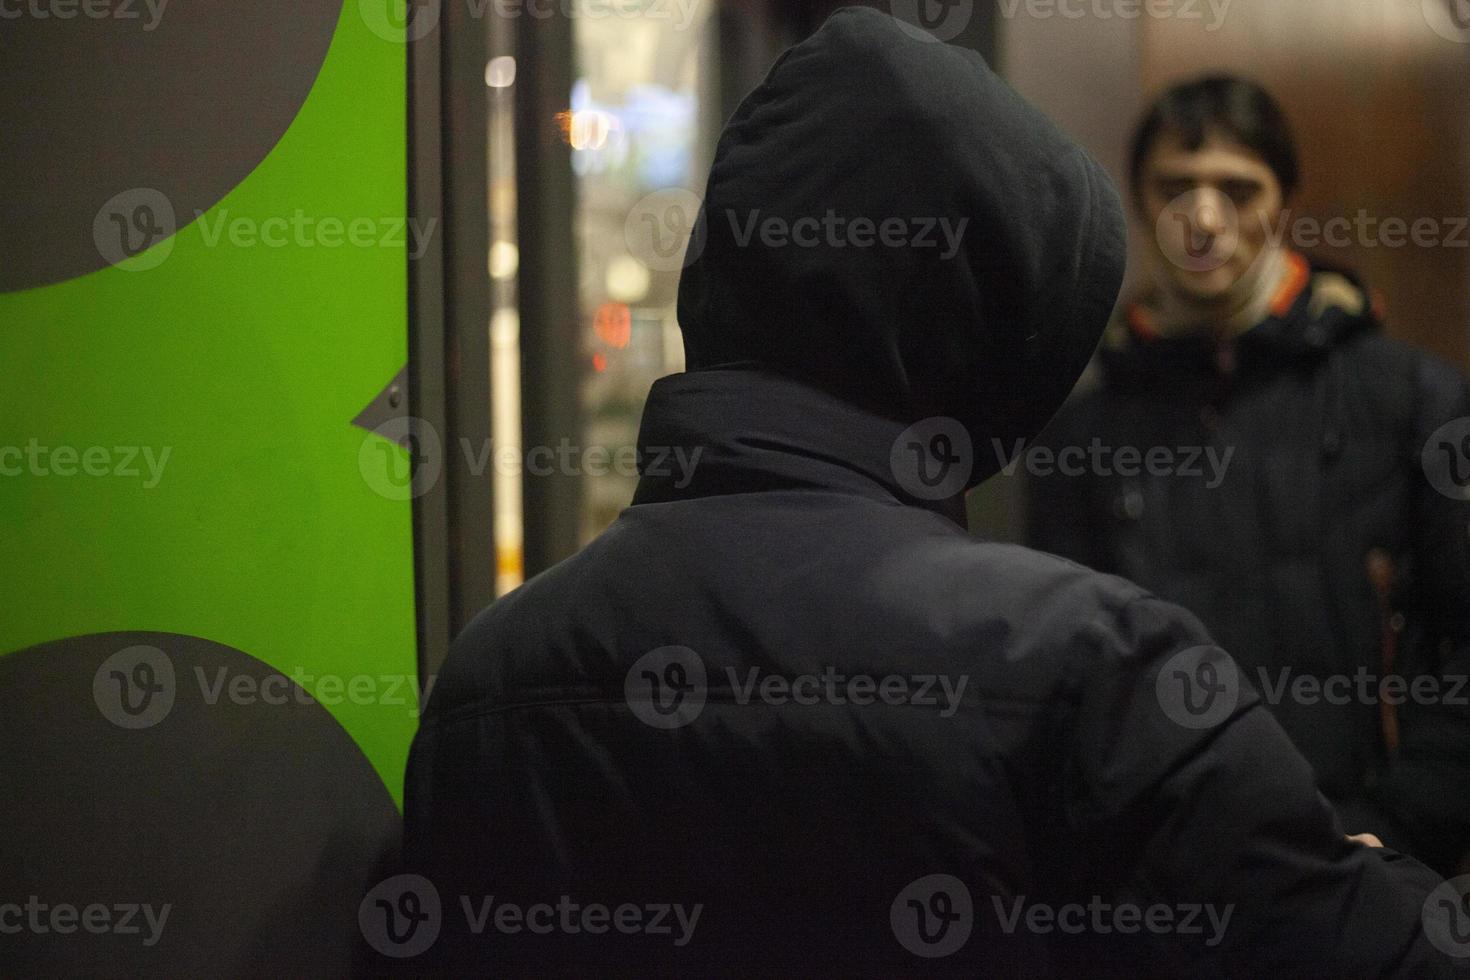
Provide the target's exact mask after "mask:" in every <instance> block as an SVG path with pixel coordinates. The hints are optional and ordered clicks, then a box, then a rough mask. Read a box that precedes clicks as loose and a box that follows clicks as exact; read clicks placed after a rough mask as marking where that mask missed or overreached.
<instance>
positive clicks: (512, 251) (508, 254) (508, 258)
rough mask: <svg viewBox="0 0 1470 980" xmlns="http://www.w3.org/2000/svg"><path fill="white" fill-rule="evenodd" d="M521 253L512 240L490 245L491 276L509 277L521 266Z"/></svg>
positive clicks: (497, 277)
mask: <svg viewBox="0 0 1470 980" xmlns="http://www.w3.org/2000/svg"><path fill="white" fill-rule="evenodd" d="M520 264H521V253H520V249H518V248H516V247H515V245H514V244H513V243H511V242H504V241H501V242H496V243H495V244H494V245H491V246H490V278H491V279H509V278H511V277H512V276H514V275H515V274H516V270H517V269H518V268H520Z"/></svg>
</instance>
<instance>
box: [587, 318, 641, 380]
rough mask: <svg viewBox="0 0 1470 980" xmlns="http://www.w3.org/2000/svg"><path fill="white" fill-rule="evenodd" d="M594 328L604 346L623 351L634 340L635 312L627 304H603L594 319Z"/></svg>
mask: <svg viewBox="0 0 1470 980" xmlns="http://www.w3.org/2000/svg"><path fill="white" fill-rule="evenodd" d="M592 328H593V329H594V330H596V331H597V336H598V337H599V338H601V340H602V342H603V343H604V344H607V345H608V346H609V347H616V348H617V349H618V350H622V349H623V348H624V347H627V346H628V341H630V340H632V339H633V311H632V310H630V309H628V305H627V304H626V303H603V304H602V305H601V306H599V307H598V308H597V315H596V316H595V317H593V320H592ZM598 370H602V369H601V368H598Z"/></svg>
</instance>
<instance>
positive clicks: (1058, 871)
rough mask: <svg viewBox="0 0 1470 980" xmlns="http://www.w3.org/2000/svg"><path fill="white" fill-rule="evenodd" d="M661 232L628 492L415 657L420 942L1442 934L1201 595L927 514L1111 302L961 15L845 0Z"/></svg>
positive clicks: (1061, 949)
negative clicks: (666, 350)
mask: <svg viewBox="0 0 1470 980" xmlns="http://www.w3.org/2000/svg"><path fill="white" fill-rule="evenodd" d="M690 249H691V251H690V259H689V261H688V264H687V268H686V270H685V272H684V276H683V279H682V281H681V284H680V295H679V320H680V326H681V328H682V329H683V332H684V339H685V346H686V351H687V361H688V368H689V369H688V371H687V372H685V373H683V374H680V375H675V376H672V377H668V378H664V379H662V380H660V381H659V382H657V383H656V384H655V385H654V386H653V389H652V391H651V393H650V395H649V399H648V403H647V407H646V410H645V415H644V419H643V426H642V431H641V433H640V437H639V438H640V454H641V458H642V459H643V461H644V464H645V469H644V475H643V478H642V480H641V482H640V484H639V487H638V491H637V494H636V496H635V498H634V501H633V503H632V506H630V507H629V508H628V509H627V510H626V511H624V513H623V514H622V515H621V516H620V517H619V518H618V520H617V521H616V522H615V523H614V524H613V525H612V526H611V527H610V528H609V529H608V530H607V531H606V532H605V533H604V534H603V535H601V536H600V537H598V538H597V539H596V540H594V541H593V542H592V543H591V544H590V545H588V546H587V547H586V548H585V549H583V550H582V551H581V552H580V553H579V554H577V555H575V556H574V557H572V558H570V559H568V560H566V561H564V562H562V563H561V564H559V565H557V566H555V567H554V568H552V569H550V570H549V571H547V572H545V573H544V574H542V575H539V576H537V577H535V578H534V579H532V580H531V581H530V582H528V583H527V584H526V585H524V586H523V587H522V588H520V589H518V590H517V591H515V592H513V593H512V594H510V595H508V596H506V597H505V598H503V599H501V600H499V601H498V602H496V603H495V604H494V605H492V606H491V607H489V608H488V609H486V610H485V611H484V612H483V613H481V614H480V616H479V617H477V618H476V619H475V621H474V622H473V623H472V624H471V625H470V626H469V627H468V629H467V630H466V631H465V632H464V634H463V635H461V636H460V637H459V639H458V640H457V642H456V643H455V646H454V649H453V650H452V651H451V653H450V656H449V658H448V661H447V662H446V664H445V666H444V670H443V672H442V674H441V675H440V677H439V679H438V683H437V686H436V688H435V691H434V696H433V698H432V700H431V701H430V703H429V705H428V709H427V711H426V713H425V716H424V718H423V723H422V727H421V730H420V732H419V735H418V737H417V739H416V741H415V743H414V747H413V752H412V757H411V759H410V762H409V769H408V776H407V787H406V798H405V833H406V848H405V851H406V859H407V862H408V867H407V870H408V871H410V872H412V873H414V874H418V875H422V876H423V877H422V879H412V880H413V881H414V882H416V884H415V885H414V888H416V889H418V893H417V897H418V902H417V904H416V905H415V907H416V908H427V907H429V904H426V903H429V900H430V899H431V898H432V899H433V903H432V907H434V908H437V909H438V910H439V912H438V919H437V920H436V925H437V927H438V932H437V933H436V938H435V939H434V941H433V942H431V943H429V944H428V946H427V947H426V948H424V949H422V950H414V951H413V953H414V959H413V962H414V963H416V964H419V965H422V966H424V967H426V968H429V969H431V970H432V969H439V968H442V969H444V970H446V971H447V970H453V971H455V972H457V973H466V972H468V973H477V972H478V973H510V974H513V975H514V974H519V973H527V974H530V973H534V974H538V975H547V974H553V975H554V974H556V973H558V972H572V973H577V974H596V973H599V972H636V973H638V974H640V975H668V974H680V975H688V976H705V975H711V974H729V975H740V976H748V975H761V974H781V975H791V976H796V975H811V974H840V975H847V976H856V975H873V976H894V975H903V974H919V973H922V974H924V975H935V974H945V973H949V972H953V973H956V974H962V975H975V974H976V973H981V974H983V975H985V976H1023V975H1024V976H1046V975H1057V976H1083V975H1086V976H1099V975H1118V976H1130V977H1138V976H1150V975H1180V976H1228V975H1238V976H1259V975H1265V974H1267V973H1269V974H1271V975H1282V976H1287V975H1291V976H1335V977H1347V976H1368V975H1375V976H1376V975H1385V974H1387V975H1399V976H1405V977H1408V976H1415V977H1419V976H1436V975H1440V974H1448V973H1450V972H1451V970H1452V967H1453V965H1454V962H1455V961H1454V960H1453V959H1452V958H1451V957H1450V955H1448V953H1446V952H1445V944H1446V943H1448V942H1450V940H1449V939H1443V938H1442V937H1441V936H1440V934H1439V933H1436V932H1434V931H1433V930H1430V931H1429V932H1426V930H1425V923H1426V922H1428V923H1430V924H1433V925H1434V926H1435V928H1436V929H1440V930H1441V932H1443V931H1444V928H1446V927H1448V926H1449V925H1453V922H1451V921H1450V920H1449V919H1448V918H1447V916H1449V915H1451V914H1452V911H1451V910H1441V909H1440V908H1439V906H1437V905H1436V904H1435V902H1434V895H1433V894H1432V892H1433V891H1434V889H1435V888H1436V887H1438V886H1439V885H1440V882H1439V880H1438V878H1437V877H1436V876H1434V875H1433V874H1432V873H1430V872H1428V871H1427V870H1426V869H1424V868H1423V867H1422V866H1420V865H1419V864H1417V863H1416V862H1413V861H1411V860H1408V859H1404V858H1400V857H1399V856H1397V855H1395V854H1393V853H1391V852H1384V851H1379V850H1375V849H1371V848H1369V847H1365V846H1363V845H1361V844H1359V843H1356V842H1353V841H1350V840H1348V839H1346V838H1345V837H1344V829H1343V828H1341V827H1339V826H1337V825H1336V824H1335V822H1334V817H1333V812H1332V810H1331V809H1330V808H1329V807H1328V805H1327V804H1326V802H1325V801H1324V800H1323V799H1322V798H1321V797H1320V796H1319V795H1318V794H1317V792H1316V791H1315V789H1314V785H1313V780H1312V775H1311V772H1310V770H1309V768H1308V767H1307V765H1306V763H1305V762H1303V760H1302V759H1301V757H1300V756H1299V755H1298V754H1297V753H1296V751H1295V750H1294V749H1293V748H1292V746H1291V744H1290V742H1289V741H1288V740H1287V738H1286V736H1285V735H1284V734H1283V733H1282V731H1281V729H1280V728H1279V727H1278V726H1277V724H1276V722H1275V721H1274V720H1272V718H1271V716H1270V714H1269V713H1268V712H1267V711H1265V710H1264V709H1263V707H1262V706H1261V704H1260V702H1259V699H1258V698H1257V696H1256V695H1255V693H1254V692H1253V691H1252V689H1251V688H1250V686H1249V685H1248V684H1247V683H1243V682H1240V681H1239V679H1238V677H1237V675H1236V673H1235V672H1234V669H1233V661H1232V660H1231V659H1230V658H1229V656H1228V654H1226V653H1225V652H1223V651H1221V650H1219V649H1218V648H1215V647H1214V646H1213V645H1212V643H1211V639H1210V637H1209V636H1208V635H1207V634H1206V633H1205V631H1204V629H1203V627H1202V626H1201V625H1200V624H1199V622H1198V621H1197V620H1195V619H1194V618H1193V617H1192V616H1191V615H1190V614H1189V613H1187V612H1185V611H1184V610H1182V609H1179V608H1177V607H1175V606H1171V605H1168V604H1166V603H1164V602H1162V601H1159V600H1157V599H1155V598H1153V597H1152V596H1151V595H1150V594H1148V593H1147V592H1145V591H1144V590H1142V589H1140V588H1138V587H1137V586H1134V585H1132V584H1130V583H1128V582H1126V581H1124V580H1122V579H1118V578H1112V577H1106V576H1101V575H1098V574H1095V573H1092V572H1090V571H1088V570H1086V569H1084V568H1082V567H1080V566H1078V565H1074V564H1071V563H1069V562H1066V561H1062V560H1060V559H1056V558H1052V557H1049V556H1045V555H1042V554H1040V553H1037V552H1032V551H1028V550H1026V549H1022V548H1018V547H1012V546H1002V545H992V544H984V543H981V542H978V541H976V540H974V539H972V538H971V537H970V536H969V535H968V534H967V533H966V531H965V529H964V528H963V527H962V526H961V522H962V520H963V518H962V515H963V507H962V501H963V494H964V491H965V490H967V489H969V488H970V487H972V486H974V485H975V484H976V483H978V482H980V481H981V480H983V479H984V478H985V477H986V476H988V475H990V474H991V473H992V472H994V471H995V470H996V469H998V468H999V466H1000V465H1001V462H1002V460H1001V459H999V458H997V447H1006V448H1007V449H1008V448H1009V447H1010V446H1012V445H1013V444H1014V443H1015V441H1016V440H1024V439H1029V438H1031V437H1033V436H1035V435H1036V433H1037V432H1038V431H1040V429H1041V428H1042V427H1043V426H1044V425H1045V424H1046V422H1047V421H1048V419H1049V418H1050V417H1051V415H1052V414H1053V413H1054V412H1055V411H1056V409H1057V408H1058V406H1059V405H1060V404H1061V403H1062V401H1063V400H1064V398H1065V397H1066V395H1067V393H1068V391H1069V390H1070V389H1071V388H1072V386H1073V384H1074V383H1075V381H1076V379H1077V377H1078V375H1079V374H1080V373H1081V371H1082V369H1083V367H1084V366H1085V365H1086V363H1087V361H1088V360H1089V358H1090V357H1091V355H1092V353H1093V349H1094V347H1095V346H1096V343H1097V341H1098V338H1099V336H1100V334H1101V332H1102V330H1103V327H1104V324H1105V322H1106V320H1107V318H1108V315H1109V312H1110V310H1111V308H1112V305H1113V303H1114V300H1115V298H1116V295H1117V292H1118V289H1119V285H1120V281H1121V277H1122V269H1123V263H1124V252H1125V246H1124V220H1123V214H1122V209H1121V206H1120V203H1119V200H1118V196H1117V194H1116V192H1115V191H1114V189H1113V187H1112V185H1111V184H1110V182H1109V180H1108V179H1107V177H1106V175H1105V174H1104V173H1103V171H1102V169H1101V168H1100V167H1099V166H1098V165H1097V164H1096V163H1095V162H1094V161H1093V160H1092V159H1091V158H1090V157H1089V156H1088V155H1087V154H1086V153H1084V152H1083V151H1082V150H1080V149H1079V148H1078V147H1076V146H1075V145H1073V144H1072V143H1071V142H1070V141H1069V140H1068V139H1067V138H1066V137H1064V136H1063V135H1062V134H1061V133H1060V132H1059V131H1058V130H1057V129H1056V128H1055V127H1054V126H1053V125H1052V124H1051V123H1050V122H1048V121H1047V120H1046V119H1045V118H1044V117H1043V116H1042V115H1041V114H1040V113H1038V112H1037V111H1036V110H1035V109H1033V108H1031V107H1030V106H1028V105H1027V104H1026V103H1025V102H1024V101H1023V100H1022V99H1020V97H1019V96H1017V95H1016V94H1015V93H1014V92H1013V91H1011V90H1010V89H1009V88H1008V87H1007V86H1006V85H1005V84H1004V83H1003V82H1001V81H1000V80H999V79H998V78H997V77H996V76H995V75H994V74H993V73H992V72H991V71H990V70H989V69H988V68H987V67H986V65H985V64H984V62H983V60H982V59H981V58H980V57H979V56H978V55H977V54H975V53H974V52H970V51H966V50H962V49H960V48H956V47H951V46H948V45H944V44H940V43H937V42H935V41H933V40H932V39H925V38H922V37H920V36H918V34H917V32H915V31H913V30H912V29H910V28H908V27H907V26H906V25H902V24H900V23H899V22H897V21H895V20H893V19H891V18H889V17H887V16H886V15H884V14H881V13H878V12H876V11H873V10H869V9H864V8H853V9H845V10H842V11H839V12H838V13H836V14H834V15H833V16H832V17H831V18H830V19H829V20H828V21H827V22H826V24H825V25H824V26H823V27H822V28H821V29H820V30H818V31H817V32H816V34H815V35H813V36H812V37H811V38H810V39H808V40H807V41H805V42H803V43H801V44H799V45H797V46H796V47H794V48H792V49H790V50H788V51H787V52H786V53H785V54H784V55H782V57H781V58H780V59H779V60H778V61H777V63H776V65H775V66H774V67H773V68H772V70H771V72H770V74H769V76H768V77H767V78H766V80H765V82H764V83H763V84H762V85H761V86H760V87H759V88H757V89H756V90H755V92H753V93H752V94H751V95H750V96H749V97H748V98H746V100H745V101H744V102H743V103H742V104H741V106H740V108H739V109H738V110H737V111H736V113H735V115H734V117H733V118H732V119H731V120H730V121H729V124H728V125H727V127H726V129H725V132H724V134H723V136H722V138H721V140H720V143H719V146H718V149H717V152H716V156H715V160H714V164H713V167H712V169H711V172H710V177H709V183H708V187H707V190H706V194H705V199H704V204H703V211H702V213H701V215H700V218H699V222H698V225H697V227H696V229H695V233H694V235H693V238H692V243H691V246H690ZM676 451H679V452H683V453H684V456H683V457H682V458H684V459H697V463H696V464H695V466H694V467H693V469H692V471H690V472H688V473H684V472H675V471H673V470H672V469H670V468H669V467H667V466H664V467H659V466H656V465H654V461H656V460H659V459H665V460H667V459H668V458H672V456H673V454H674V453H675V452H676ZM696 451H697V452H698V455H697V456H695V452H696ZM1349 829H1350V828H1349ZM1445 935H1450V933H1445ZM405 958H407V957H405Z"/></svg>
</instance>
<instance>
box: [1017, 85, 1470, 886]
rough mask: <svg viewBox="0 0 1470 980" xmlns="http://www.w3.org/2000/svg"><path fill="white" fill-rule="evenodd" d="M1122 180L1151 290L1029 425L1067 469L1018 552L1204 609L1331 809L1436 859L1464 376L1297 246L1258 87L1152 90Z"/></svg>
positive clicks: (1461, 489) (1452, 699) (1447, 795)
mask: <svg viewBox="0 0 1470 980" xmlns="http://www.w3.org/2000/svg"><path fill="white" fill-rule="evenodd" d="M1130 176H1131V181H1132V192H1133V205H1134V209H1135V214H1136V216H1137V217H1138V218H1139V220H1140V221H1141V222H1142V225H1143V227H1144V229H1145V230H1146V232H1147V236H1148V239H1149V241H1150V244H1151V248H1150V254H1149V258H1150V265H1151V269H1150V271H1151V274H1152V275H1151V278H1152V283H1151V285H1150V287H1149V288H1148V289H1147V290H1146V291H1145V292H1144V293H1143V295H1141V296H1139V297H1138V298H1136V299H1134V300H1133V301H1131V302H1127V303H1124V304H1123V305H1122V306H1121V307H1120V309H1119V311H1118V313H1117V314H1116V316H1115V318H1114V322H1113V323H1112V324H1111V326H1110V328H1109V330H1108V332H1107V334H1106V335H1105V338H1104V341H1103V344H1102V347H1101V349H1100V352H1099V357H1098V361H1097V367H1098V368H1099V370H1098V371H1097V372H1096V375H1097V377H1098V379H1099V380H1098V383H1096V384H1095V386H1093V387H1091V389H1090V390H1087V391H1085V392H1083V393H1079V395H1078V396H1077V397H1075V398H1074V399H1073V400H1072V401H1071V402H1070V403H1069V405H1068V406H1067V407H1066V408H1065V409H1064V410H1063V411H1062V413H1060V414H1059V416H1058V418H1057V419H1056V420H1055V421H1054V422H1053V424H1052V425H1051V426H1050V428H1049V429H1048V430H1047V433H1046V434H1045V436H1044V442H1045V443H1046V445H1047V446H1048V448H1049V449H1051V450H1052V451H1053V452H1055V453H1056V454H1057V456H1056V462H1057V464H1058V465H1057V466H1056V467H1054V468H1048V470H1047V472H1045V474H1044V475H1042V476H1040V477H1038V478H1035V479H1033V481H1032V485H1031V488H1032V493H1031V508H1030V514H1029V520H1028V526H1029V529H1030V532H1029V533H1030V543H1032V544H1033V545H1034V546H1035V547H1037V548H1040V549H1042V550H1046V551H1051V552H1054V553H1056V554H1060V555H1064V556H1067V557H1070V558H1073V559H1075V560H1077V561H1079V562H1081V563H1083V564H1086V565H1089V566H1091V567H1093V568H1096V569H1099V570H1102V571H1107V572H1113V573H1116V574H1119V575H1122V576H1125V577H1127V578H1130V579H1133V580H1134V581H1136V582H1138V583H1140V584H1141V585H1143V586H1144V587H1146V588H1148V589H1151V590H1153V591H1154V592H1156V593H1158V594H1159V595H1161V596H1165V597H1167V598H1169V599H1171V600H1172V601H1175V602H1177V603H1179V604H1181V605H1183V606H1185V607H1187V608H1189V609H1190V610H1192V611H1193V612H1195V613H1197V614H1198V615H1199V616H1200V617H1201V619H1203V620H1204V622H1205V624H1206V625H1207V626H1208V627H1209V629H1210V632H1211V633H1212V634H1213V635H1214V637H1215V638H1216V639H1217V640H1218V641H1219V642H1220V643H1221V644H1222V645H1223V646H1224V647H1225V648H1226V649H1228V650H1230V651H1231V653H1232V654H1233V655H1234V656H1235V658H1236V660H1237V661H1238V663H1239V664H1240V667H1241V670H1242V671H1243V673H1244V676H1245V678H1246V679H1247V680H1249V681H1250V683H1251V684H1253V685H1254V686H1255V687H1256V688H1257V689H1258V690H1260V692H1261V693H1262V695H1263V696H1264V697H1265V699H1266V701H1267V702H1268V704H1270V705H1271V707H1272V709H1273V711H1274V712H1275V714H1276V716H1277V718H1278V719H1279V720H1280V722H1281V723H1282V725H1283V727H1285V729H1286V731H1287V732H1288V733H1289V734H1290V735H1291V737H1292V739H1293V740H1294V741H1295V742H1296V744H1297V746H1298V747H1299V748H1300V749H1301V751H1302V753H1303V754H1304V755H1305V756H1306V757H1307V759H1308V760H1309V761H1310V762H1311V763H1312V765H1313V767H1314V769H1315V770H1316V773H1317V778H1318V780H1319V785H1320V787H1321V789H1322V790H1323V791H1324V792H1325V793H1326V794H1327V795H1328V796H1329V797H1330V798H1331V799H1332V800H1333V801H1334V803H1335V804H1336V806H1337V807H1338V810H1339V812H1340V813H1341V815H1342V817H1343V819H1344V821H1345V823H1346V824H1348V825H1349V826H1351V827H1353V828H1355V829H1363V830H1369V831H1372V832H1374V833H1376V834H1378V835H1379V836H1381V837H1382V839H1383V840H1384V841H1385V842H1386V843H1387V844H1388V845H1389V846H1391V847H1397V848H1400V849H1404V850H1407V851H1409V852H1410V853H1413V854H1415V855H1417V856H1419V857H1421V858H1423V859H1424V860H1426V861H1428V862H1429V863H1431V864H1433V865H1435V866H1436V867H1438V868H1439V869H1441V870H1442V871H1444V872H1447V873H1449V872H1452V871H1454V870H1455V869H1456V867H1457V866H1458V864H1459V862H1460V860H1461V856H1462V854H1463V853H1464V851H1465V849H1466V846H1467V838H1470V805H1467V801H1470V707H1467V699H1470V690H1467V688H1466V686H1465V675H1466V674H1467V666H1470V664H1467V661H1470V535H1467V532H1470V507H1467V504H1466V499H1467V497H1470V494H1467V493H1466V492H1465V491H1466V484H1467V483H1470V475H1467V474H1466V473H1463V472H1461V471H1462V470H1464V469H1466V468H1470V455H1467V452H1470V421H1466V420H1465V419H1466V416H1470V389H1467V386H1466V384H1465V381H1464V379H1463V378H1462V377H1461V376H1460V374H1458V373H1457V372H1456V371H1455V370H1453V369H1452V368H1450V367H1449V366H1448V365H1446V364H1444V363H1441V362H1440V361H1438V360H1436V359H1434V358H1433V357H1431V356H1429V355H1427V354H1425V353H1423V352H1420V351H1418V350H1415V349H1413V348H1410V347H1408V346H1406V345H1404V344H1401V343H1398V342H1395V341H1394V340H1391V339H1389V338H1388V337H1386V336H1385V335H1384V334H1383V332H1382V330H1381V327H1380V314H1379V310H1378V308H1377V304H1376V303H1375V300H1374V298H1373V297H1372V296H1371V294H1370V293H1369V292H1368V291H1367V290H1366V289H1365V288H1364V287H1363V285H1362V284H1361V283H1360V282H1359V281H1358V280H1357V279H1356V278H1355V277H1354V276H1353V275H1351V274H1350V273H1348V272H1346V271H1343V270H1339V269H1330V268H1327V267H1324V266H1322V265H1319V264H1317V263H1314V262H1312V261H1309V260H1308V259H1307V258H1306V257H1304V256H1303V255H1302V254H1300V253H1298V252H1296V251H1294V250H1293V249H1292V248H1291V243H1290V242H1289V241H1287V240H1286V239H1287V236H1286V235H1284V234H1283V229H1284V228H1285V227H1286V222H1285V221H1284V218H1285V217H1286V216H1287V215H1288V214H1289V213H1288V212H1286V211H1285V207H1286V204H1287V202H1288V201H1289V200H1290V198H1291V195H1292V193H1293V192H1294V191H1295V190H1296V188H1297V183H1298V162H1297V154H1296V150H1295V147H1294V145H1293V141H1292V136H1291V133H1290V131H1289V129H1288V126H1287V123H1286V120H1285V118H1284V116H1283V114H1282V112H1281V110H1280V108H1279V107H1278V105H1277V104H1276V102H1275V101H1274V100H1273V99H1272V98H1271V96H1270V95H1269V94H1267V93H1266V92H1265V91H1264V90H1262V89H1261V88H1260V87H1259V86H1257V85H1255V84H1253V83H1251V82H1248V81H1244V80H1241V79H1238V78H1232V77H1226V76H1214V77H1207V78H1203V79H1200V80H1197V81H1192V82H1189V83H1187V84H1182V85H1179V86H1177V87H1175V88H1172V89H1170V90H1169V91H1167V92H1166V93H1165V94H1164V95H1163V96H1162V97H1161V98H1160V99H1159V100H1158V102H1157V103H1156V104H1155V105H1154V106H1153V107H1152V109H1151V110H1150V111H1149V112H1148V113H1147V114H1146V116H1145V118H1144V120H1143V123H1142V125H1141V126H1140V127H1139V130H1138V132H1137V134H1136V137H1135V140H1134V144H1133V148H1132V158H1131V175H1130ZM1030 469H1031V471H1032V472H1033V473H1035V472H1036V471H1035V468H1030ZM1395 675H1396V676H1395ZM1396 702H1402V703H1396Z"/></svg>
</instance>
